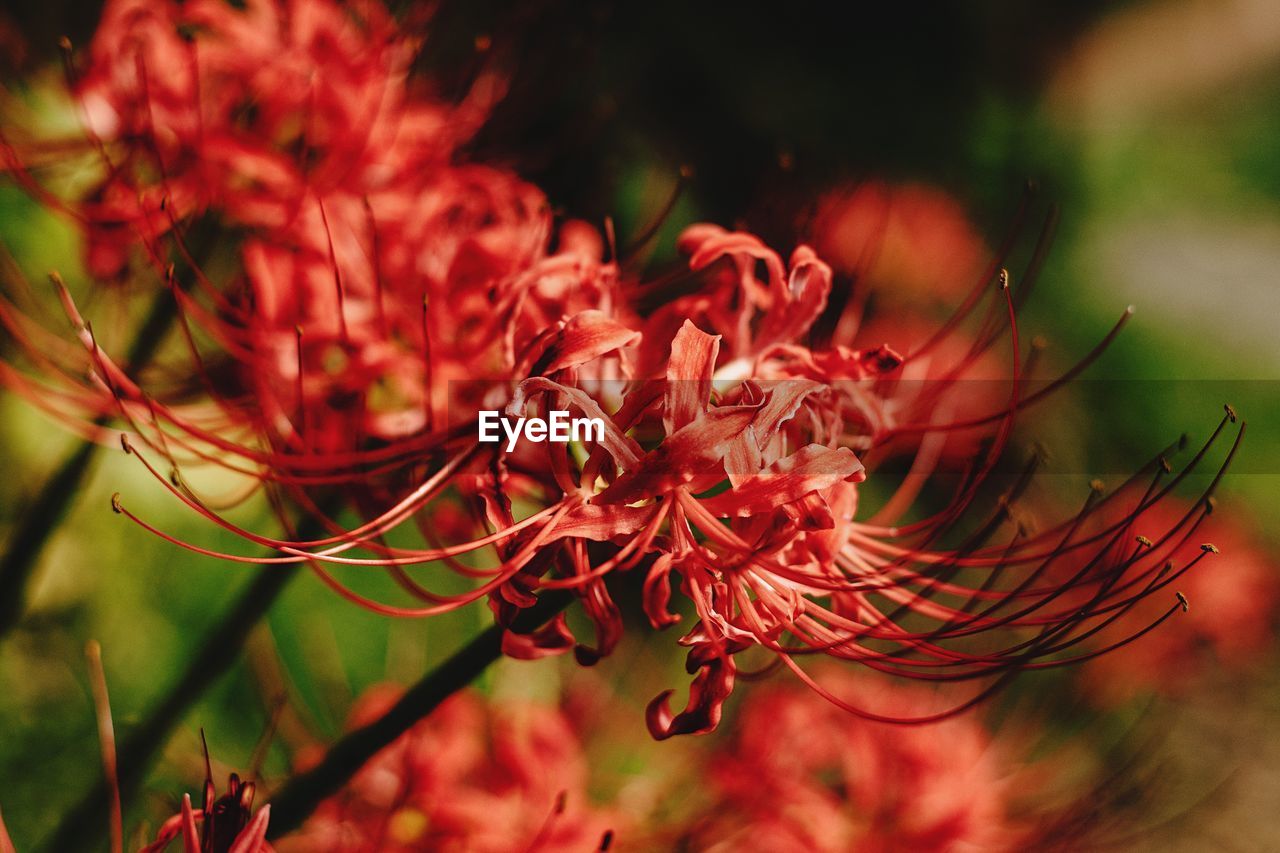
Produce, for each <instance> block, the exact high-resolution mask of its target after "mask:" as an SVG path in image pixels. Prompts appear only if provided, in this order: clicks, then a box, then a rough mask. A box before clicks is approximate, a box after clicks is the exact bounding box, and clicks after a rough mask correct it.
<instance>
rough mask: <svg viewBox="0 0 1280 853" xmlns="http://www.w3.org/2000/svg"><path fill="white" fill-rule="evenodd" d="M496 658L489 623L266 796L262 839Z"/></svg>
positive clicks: (498, 643) (547, 605)
mask: <svg viewBox="0 0 1280 853" xmlns="http://www.w3.org/2000/svg"><path fill="white" fill-rule="evenodd" d="M572 599H573V596H572V594H571V593H569V592H566V591H563V590H551V591H547V592H544V593H543V594H542V595H541V596H539V598H538V602H537V604H535V605H534V606H533V607H531V608H529V609H527V610H525V611H523V612H522V613H520V615H519V616H517V617H516V620H515V624H514V625H513V626H512V628H513V629H514V630H516V631H519V632H528V631H531V630H533V629H535V628H537V627H539V626H540V625H542V624H543V623H544V622H546V621H547V620H548V619H550V618H551V617H553V616H555V615H556V614H557V613H559V612H560V611H561V610H563V609H564V608H565V607H567V606H568V605H569V602H570V601H572ZM501 655H502V629H501V628H500V627H499V626H497V625H494V626H492V627H490V628H487V629H486V630H485V631H483V632H482V633H481V634H479V635H478V636H476V637H475V638H474V639H473V640H471V642H469V643H467V645H466V646H464V647H463V648H461V649H459V650H458V651H457V652H455V653H454V654H453V655H452V656H451V657H449V658H448V659H447V660H445V661H444V662H443V663H441V664H440V665H439V666H437V667H436V668H435V669H433V670H432V671H431V672H429V673H428V674H427V675H426V676H424V677H423V678H422V680H421V681H419V682H418V683H417V684H415V685H413V686H412V687H410V688H409V690H408V691H407V692H406V693H405V694H404V696H403V697H401V699H400V701H399V702H397V703H396V704H395V705H394V706H392V708H391V709H390V710H389V711H387V712H386V713H385V714H383V715H382V716H381V717H379V718H378V719H377V720H374V721H373V722H372V723H369V724H368V725H366V726H363V727H361V728H358V729H356V730H354V731H352V732H349V733H347V734H346V735H344V736H343V737H342V738H341V739H339V740H338V742H337V743H335V744H334V745H333V746H332V747H330V748H329V751H328V752H327V753H326V754H325V757H324V758H323V759H322V760H321V761H320V763H319V764H317V765H316V766H315V767H313V768H312V769H310V770H308V771H306V772H304V773H299V774H298V775H297V776H294V777H293V778H292V779H289V780H288V781H287V782H285V783H284V785H283V786H282V787H281V788H280V789H279V790H277V791H276V792H275V793H274V794H272V795H271V797H270V802H271V824H270V827H269V829H268V832H267V835H268V837H269V838H278V837H280V836H281V835H284V834H285V833H287V832H290V831H292V830H294V829H297V828H298V827H300V826H301V825H302V823H303V821H305V820H306V819H307V816H308V815H310V814H311V813H312V812H313V811H314V810H315V809H316V807H317V806H318V805H320V803H321V802H322V801H323V800H324V799H325V797H328V796H330V795H332V794H334V793H336V792H337V791H338V790H339V789H340V788H341V787H342V786H343V785H344V784H346V782H347V781H348V780H349V779H350V778H351V777H352V776H353V775H355V773H356V771H358V770H359V769H360V768H361V767H363V766H364V764H365V762H367V761H368V760H369V759H370V758H372V757H373V756H374V755H375V754H377V752H378V751H379V750H381V749H383V748H385V747H387V746H389V745H390V744H391V743H392V742H393V741H394V740H395V739H396V738H398V737H399V736H400V735H402V734H404V733H405V732H406V731H408V730H409V729H410V728H412V727H413V725H414V724H415V723H417V722H418V721H419V720H421V719H422V718H423V717H426V716H427V715H428V714H430V713H431V712H432V711H434V710H435V709H436V708H437V707H438V706H439V705H440V703H441V702H443V701H444V700H445V699H447V698H449V697H450V696H451V695H453V694H454V693H456V692H457V691H459V690H461V689H462V688H464V687H466V686H467V685H468V684H470V683H471V682H473V681H474V680H475V679H476V678H477V677H479V675H480V674H481V673H482V672H484V671H485V669H487V668H488V666H489V664H491V663H493V662H494V661H496V660H497V659H498V658H499V657H501Z"/></svg>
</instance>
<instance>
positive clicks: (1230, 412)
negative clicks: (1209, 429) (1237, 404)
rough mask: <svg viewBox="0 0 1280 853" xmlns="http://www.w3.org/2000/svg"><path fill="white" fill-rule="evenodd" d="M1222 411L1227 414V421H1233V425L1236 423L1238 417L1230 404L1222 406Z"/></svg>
mask: <svg viewBox="0 0 1280 853" xmlns="http://www.w3.org/2000/svg"><path fill="white" fill-rule="evenodd" d="M1222 410H1223V411H1224V412H1226V413H1227V420H1229V421H1231V422H1232V423H1235V422H1236V417H1237V415H1236V410H1235V409H1234V408H1233V407H1232V405H1231V404H1230V403H1224V404H1223V405H1222Z"/></svg>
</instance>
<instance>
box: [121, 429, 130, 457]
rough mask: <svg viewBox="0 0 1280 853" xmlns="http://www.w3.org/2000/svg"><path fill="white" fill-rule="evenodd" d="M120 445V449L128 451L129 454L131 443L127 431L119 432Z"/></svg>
mask: <svg viewBox="0 0 1280 853" xmlns="http://www.w3.org/2000/svg"><path fill="white" fill-rule="evenodd" d="M120 447H121V449H122V450H124V452H125V453H129V454H132V453H133V445H131V444H129V434H128V433H124V432H122V433H120Z"/></svg>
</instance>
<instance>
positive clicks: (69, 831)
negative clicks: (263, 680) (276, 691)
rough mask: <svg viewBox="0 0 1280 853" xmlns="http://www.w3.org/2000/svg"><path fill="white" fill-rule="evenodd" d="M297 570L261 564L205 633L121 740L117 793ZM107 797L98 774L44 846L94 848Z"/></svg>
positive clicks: (232, 657)
mask: <svg viewBox="0 0 1280 853" xmlns="http://www.w3.org/2000/svg"><path fill="white" fill-rule="evenodd" d="M297 572H298V567H297V566H296V565H282V566H271V567H268V568H265V569H262V570H260V571H259V573H258V576H257V577H255V578H254V579H253V582H252V583H250V584H249V585H248V587H246V588H245V590H244V591H243V592H241V593H240V595H239V597H238V598H237V599H236V601H235V603H234V604H233V605H232V606H231V609H230V610H229V611H227V614H226V615H225V616H224V617H223V618H222V620H221V621H220V622H219V623H218V624H217V625H216V626H215V627H214V628H213V630H212V631H211V632H210V633H209V635H208V636H207V637H205V640H204V643H203V644H202V645H201V647H200V649H199V651H198V652H197V653H196V655H195V657H193V658H192V659H191V661H190V662H189V663H188V665H187V668H186V670H185V671H184V672H183V674H182V677H181V678H179V679H178V681H177V682H176V683H175V684H174V685H173V686H172V687H170V688H169V690H168V692H167V693H166V694H165V696H164V698H163V699H161V700H160V703H159V704H158V705H156V707H155V708H154V710H152V712H151V713H150V714H148V715H147V717H146V719H145V720H144V721H143V722H142V723H141V724H140V725H138V726H137V727H135V728H133V729H132V730H131V731H130V732H129V734H128V736H126V737H125V738H123V739H122V740H121V744H120V748H119V751H118V758H117V761H118V776H119V780H120V796H121V798H122V799H123V800H124V801H125V802H128V801H129V800H130V795H131V794H132V793H133V792H134V791H136V790H137V789H138V787H139V786H140V785H141V784H142V781H143V779H145V778H146V773H147V770H148V769H149V768H150V766H151V763H152V761H153V760H154V759H155V757H156V755H157V754H158V753H159V752H160V750H161V749H162V748H163V747H164V745H165V743H166V742H167V741H168V740H169V736H170V734H171V733H172V732H173V730H174V728H175V727H176V726H177V725H178V723H179V722H181V721H182V719H183V718H184V717H185V716H186V713H187V711H188V710H189V709H190V708H191V706H192V705H193V704H195V702H196V700H197V699H199V698H200V696H202V695H203V694H204V692H205V691H206V690H207V689H208V688H209V687H210V686H212V684H213V683H214V682H215V681H217V679H218V677H219V676H221V675H223V674H224V673H226V672H227V670H229V669H231V667H232V665H233V664H235V662H236V661H237V660H238V659H239V658H240V652H241V651H242V650H243V648H244V643H245V640H246V639H247V638H248V635H249V632H250V631H251V630H252V629H253V626H254V625H256V624H257V623H258V620H260V619H261V618H262V617H263V616H264V615H266V612H267V611H268V610H270V609H271V605H272V604H273V603H274V602H275V600H276V599H277V598H279V596H280V593H281V592H282V591H283V590H284V588H285V586H286V585H287V584H288V583H289V581H290V580H291V579H292V578H293V577H294V576H295V575H296V574H297ZM109 803H110V797H109V796H108V788H107V782H106V779H101V780H100V781H99V782H98V783H97V784H95V785H94V786H93V787H92V788H90V790H89V791H88V793H87V794H85V796H84V798H83V799H81V800H80V802H79V803H78V804H77V805H76V806H75V807H74V808H73V809H72V810H71V811H70V812H68V813H67V815H66V817H64V818H63V820H62V823H61V824H59V826H58V829H57V831H56V832H55V833H54V835H53V837H52V838H50V839H49V840H48V842H47V843H46V844H45V845H44V849H45V850H49V851H51V853H65V851H68V850H85V849H92V847H93V845H94V843H95V842H97V841H100V840H101V839H102V838H103V836H104V833H105V828H106V826H107V818H108V814H107V812H108V807H109Z"/></svg>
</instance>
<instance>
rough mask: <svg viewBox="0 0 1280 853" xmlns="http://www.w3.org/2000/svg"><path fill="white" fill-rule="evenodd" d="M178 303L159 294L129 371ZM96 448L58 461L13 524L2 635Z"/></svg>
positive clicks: (162, 332) (2, 587)
mask: <svg viewBox="0 0 1280 853" xmlns="http://www.w3.org/2000/svg"><path fill="white" fill-rule="evenodd" d="M176 308H177V306H176V304H175V302H174V298H173V294H171V293H170V292H169V291H168V290H165V291H164V292H163V293H160V294H157V295H156V298H155V299H154V300H153V301H152V303H151V308H150V309H149V310H148V312H147V318H146V320H145V321H144V322H143V324H142V328H141V329H139V330H138V334H137V336H136V337H135V338H134V339H133V343H132V344H130V346H129V351H128V353H127V354H126V358H125V369H126V370H128V371H133V370H136V369H138V368H140V367H142V366H143V365H144V364H146V363H147V362H149V361H151V359H152V358H153V357H154V356H155V354H156V351H157V350H158V349H159V348H160V344H161V342H162V341H164V339H165V337H166V336H167V335H168V332H169V329H170V328H171V327H172V325H173V321H174V318H175V317H176ZM110 420H111V419H110V418H109V417H106V416H104V417H99V418H98V419H96V420H95V421H94V422H93V423H94V426H96V427H99V428H105V427H106V426H107V424H108V423H109V422H110ZM97 450H98V445H97V444H95V443H94V442H92V441H85V442H82V443H81V444H80V446H79V447H77V448H76V450H75V451H74V452H73V453H72V454H71V455H70V456H68V457H67V459H66V460H65V461H64V462H63V463H62V464H61V465H60V466H58V469H57V471H55V472H54V475H53V476H52V477H50V478H49V480H48V481H46V482H45V484H44V486H43V487H42V488H41V489H40V492H39V493H38V494H37V495H36V496H35V499H34V500H33V501H31V503H30V504H29V505H28V506H27V511H26V512H25V513H23V514H22V517H21V518H20V519H19V520H18V521H17V523H16V524H15V525H14V533H13V538H12V539H11V540H9V546H8V547H7V548H6V549H5V552H4V555H3V556H2V557H0V638H2V637H4V635H5V634H7V633H9V631H11V630H12V629H13V627H14V626H15V625H17V624H18V622H19V621H20V620H21V619H22V615H23V613H24V611H25V609H26V602H27V584H28V582H29V581H30V580H31V574H32V572H33V571H34V570H35V567H36V563H37V561H38V560H39V557H40V552H41V551H43V550H44V546H45V543H47V542H48V541H49V537H50V536H51V535H52V534H53V531H54V530H57V528H58V525H59V523H61V521H62V518H63V516H65V515H66V514H67V510H68V509H70V507H71V504H72V503H74V502H75V499H76V497H77V496H79V494H80V485H81V483H83V482H84V480H85V478H86V477H87V476H88V474H89V471H90V469H91V468H92V463H93V460H94V457H95V456H96V455H97Z"/></svg>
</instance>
